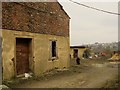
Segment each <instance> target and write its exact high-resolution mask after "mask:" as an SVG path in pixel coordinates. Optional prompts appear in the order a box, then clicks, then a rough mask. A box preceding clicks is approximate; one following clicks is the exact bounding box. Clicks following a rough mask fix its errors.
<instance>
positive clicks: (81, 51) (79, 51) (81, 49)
mask: <svg viewBox="0 0 120 90" xmlns="http://www.w3.org/2000/svg"><path fill="white" fill-rule="evenodd" d="M74 49H78V57H79V58H80V59H82V55H83V52H84V50H85V48H71V49H70V54H71V58H72V59H73V58H74Z"/></svg>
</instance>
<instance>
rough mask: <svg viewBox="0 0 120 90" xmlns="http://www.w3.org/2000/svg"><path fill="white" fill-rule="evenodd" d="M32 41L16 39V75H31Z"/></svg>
mask: <svg viewBox="0 0 120 90" xmlns="http://www.w3.org/2000/svg"><path fill="white" fill-rule="evenodd" d="M31 41H32V39H29V38H16V74H17V75H21V74H24V73H29V71H30V67H29V63H30V62H29V57H30V43H31Z"/></svg>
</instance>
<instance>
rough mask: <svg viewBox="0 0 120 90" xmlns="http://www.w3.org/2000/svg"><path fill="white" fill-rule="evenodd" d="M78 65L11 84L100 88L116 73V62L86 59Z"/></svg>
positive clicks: (115, 75)
mask: <svg viewBox="0 0 120 90" xmlns="http://www.w3.org/2000/svg"><path fill="white" fill-rule="evenodd" d="M87 62H88V63H89V62H91V63H89V64H88V63H84V64H83V65H80V66H73V67H71V68H70V70H67V71H65V72H61V73H60V74H56V75H53V76H51V77H48V78H46V79H44V80H32V81H29V82H26V83H23V84H18V85H15V86H13V87H14V88H18V87H19V88H101V87H103V86H104V85H105V84H106V82H108V81H110V80H113V79H115V78H116V77H117V75H118V67H117V64H114V63H109V62H105V63H98V62H97V63H95V62H94V63H92V61H87Z"/></svg>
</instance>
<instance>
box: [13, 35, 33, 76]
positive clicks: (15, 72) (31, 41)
mask: <svg viewBox="0 0 120 90" xmlns="http://www.w3.org/2000/svg"><path fill="white" fill-rule="evenodd" d="M17 38H22V39H31V40H30V43H29V49H31V50H30V51H29V68H30V69H31V73H33V74H34V56H33V53H34V51H33V50H34V48H33V47H34V43H33V42H34V38H33V37H26V36H16V37H15V43H14V45H15V47H14V77H17V76H21V75H17V70H16V40H17ZM30 62H31V63H32V65H31V66H30Z"/></svg>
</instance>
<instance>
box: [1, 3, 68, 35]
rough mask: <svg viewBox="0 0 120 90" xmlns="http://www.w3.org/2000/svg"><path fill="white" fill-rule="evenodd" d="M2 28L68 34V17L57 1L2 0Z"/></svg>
mask: <svg viewBox="0 0 120 90" xmlns="http://www.w3.org/2000/svg"><path fill="white" fill-rule="evenodd" d="M2 29H7V30H17V31H25V32H32V33H40V34H50V35H57V36H64V37H68V36H69V17H68V15H67V14H66V13H65V12H64V10H63V9H62V6H61V5H60V4H59V3H58V2H19V3H18V2H2Z"/></svg>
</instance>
